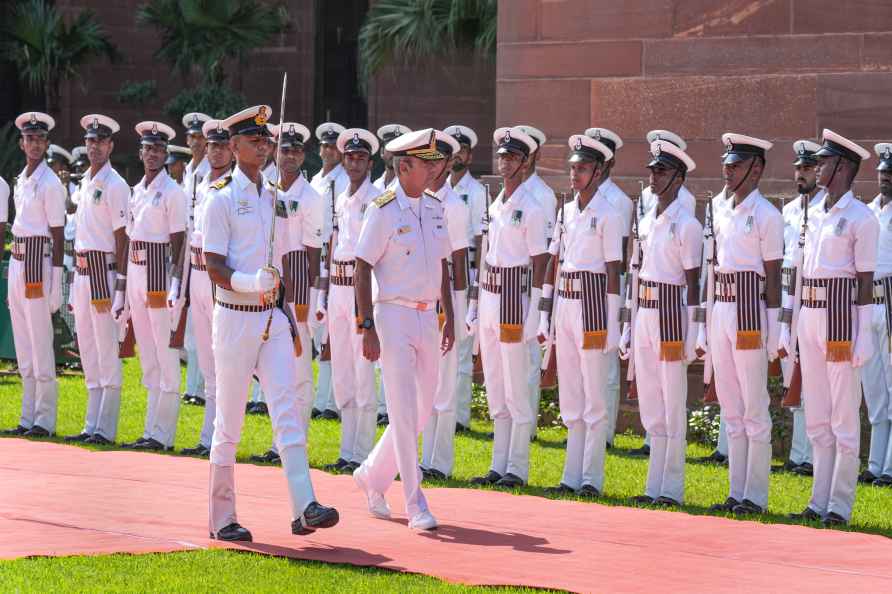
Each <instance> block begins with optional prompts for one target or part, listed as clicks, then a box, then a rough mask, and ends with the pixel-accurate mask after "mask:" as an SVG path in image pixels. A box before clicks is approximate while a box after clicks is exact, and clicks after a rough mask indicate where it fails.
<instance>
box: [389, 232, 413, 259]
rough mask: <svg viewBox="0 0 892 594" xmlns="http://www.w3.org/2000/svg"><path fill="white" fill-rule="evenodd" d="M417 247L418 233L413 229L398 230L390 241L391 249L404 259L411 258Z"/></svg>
mask: <svg viewBox="0 0 892 594" xmlns="http://www.w3.org/2000/svg"><path fill="white" fill-rule="evenodd" d="M417 246H418V231H417V230H415V229H414V228H411V227H410V228H408V229H407V230H406V229H404V228H402V227H401V228H399V229H397V232H396V233H394V234H393V237H392V238H391V239H390V247H391V248H393V250H394V251H395V252H396V253H397V254H399V255H401V256H403V257H409V256H411V255H412V253H413V252H414V251H415V249H416V247H417Z"/></svg>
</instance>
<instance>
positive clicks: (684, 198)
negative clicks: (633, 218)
mask: <svg viewBox="0 0 892 594" xmlns="http://www.w3.org/2000/svg"><path fill="white" fill-rule="evenodd" d="M640 200H641V204H642V208H643V210H644V213H645V214H646V213H648V212H649V211H651V210H652V209H654V208H656V206H657V202H659V200H660V198H659V196H657V195H656V194H654V193H653V191H652V190H651V189H650V186H645V187H644V191H643V192H641V196H640ZM675 200H680V201H681V207H682V208H684V209H685V210H686V211H688V213H689V214H691V215H694V213H695V212H696V210H697V199H696V198H694V195H693V194H691V191H690V190H688V188H687V186H682V187H680V188H678V194H677V195H676V196H675ZM630 229H631V227H630ZM626 233H628V231H626Z"/></svg>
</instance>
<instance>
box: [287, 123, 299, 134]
mask: <svg viewBox="0 0 892 594" xmlns="http://www.w3.org/2000/svg"><path fill="white" fill-rule="evenodd" d="M288 134H291V135H294V134H297V130H295V129H294V124H291V125H290V126H289V127H288Z"/></svg>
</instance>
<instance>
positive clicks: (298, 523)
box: [291, 501, 341, 535]
mask: <svg viewBox="0 0 892 594" xmlns="http://www.w3.org/2000/svg"><path fill="white" fill-rule="evenodd" d="M340 519H341V516H340V515H339V514H338V510H336V509H335V508H333V507H326V506H324V505H321V504H320V503H319V502H318V501H314V502H312V503H311V504H310V505H308V506H307V509H305V510H304V513H303V514H302V515H301V516H300V517H299V518H298V519H296V520H294V521H293V522H291V534H297V535H302V534H310V533H311V532H314V531H315V530H316V529H317V528H331V527H332V526H335V525H336V524H337V523H338V521H339V520H340Z"/></svg>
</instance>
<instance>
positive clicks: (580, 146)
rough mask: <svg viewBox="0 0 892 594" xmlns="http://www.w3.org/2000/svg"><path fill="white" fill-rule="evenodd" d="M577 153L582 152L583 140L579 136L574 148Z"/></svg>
mask: <svg viewBox="0 0 892 594" xmlns="http://www.w3.org/2000/svg"><path fill="white" fill-rule="evenodd" d="M573 148H575V149H576V150H577V151H579V150H582V139H581V138H579V137H578V136H577V137H576V146H574V147H573Z"/></svg>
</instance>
